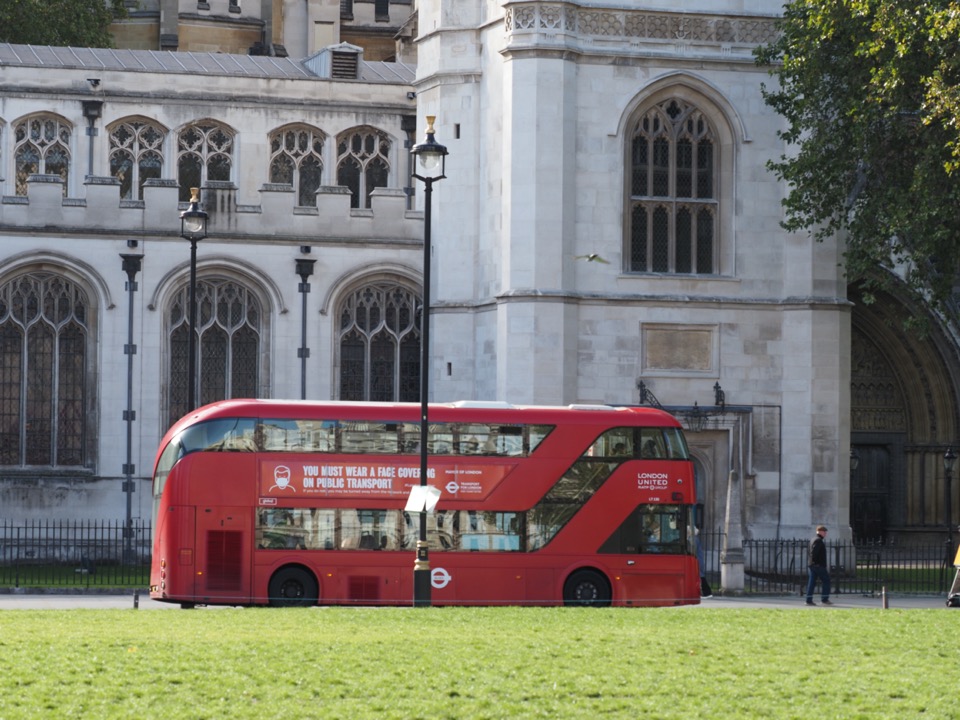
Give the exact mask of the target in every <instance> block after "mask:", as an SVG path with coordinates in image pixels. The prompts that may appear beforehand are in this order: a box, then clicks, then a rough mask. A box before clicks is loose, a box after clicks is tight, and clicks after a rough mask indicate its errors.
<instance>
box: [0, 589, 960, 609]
mask: <svg viewBox="0 0 960 720" xmlns="http://www.w3.org/2000/svg"><path fill="white" fill-rule="evenodd" d="M832 601H833V602H834V605H833V606H832V607H825V606H821V605H820V604H819V600H818V601H817V607H807V606H806V604H805V603H804V598H803V597H801V596H799V595H784V596H749V597H720V596H716V597H713V598H708V599H705V600H704V601H703V602H702V603H700V605H686V606H683V608H680V609H686V610H691V611H698V610H709V609H711V608H776V609H783V610H806V611H808V612H830V611H832V610H843V609H848V610H849V609H851V608H859V609H876V610H882V609H883V601H882V600H881V598H879V597H865V596H862V595H837V596H834V597H833V598H832ZM135 602H136V604H137V606H138V609H140V610H171V609H173V610H176V609H179V607H180V606H179V605H176V604H170V603H161V602H156V601H154V600H151V599H150V597H149V596H148V595H147V594H146V593H141V594H140V595H139V596H134V594H133V593H129V594H125V595H104V594H97V595H78V594H72V595H65V594H48V595H27V594H21V593H10V594H2V593H0V610H67V609H78V608H92V609H133V608H134V603H135ZM887 607H888V608H889V609H898V610H913V609H935V608H939V609H943V610H954V609H953V608H947V607H946V598H945V597H944V596H941V595H919V596H918V595H888V596H887ZM956 611H957V612H958V614H960V610H956Z"/></svg>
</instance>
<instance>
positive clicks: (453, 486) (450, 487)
mask: <svg viewBox="0 0 960 720" xmlns="http://www.w3.org/2000/svg"><path fill="white" fill-rule="evenodd" d="M446 487H447V492H448V493H450V494H451V495H456V494H457V490H459V489H460V485H459V484H458V483H457V481H456V480H451V481H450V482H448V483H447V485H446Z"/></svg>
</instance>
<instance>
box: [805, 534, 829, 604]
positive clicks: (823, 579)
mask: <svg viewBox="0 0 960 720" xmlns="http://www.w3.org/2000/svg"><path fill="white" fill-rule="evenodd" d="M826 536H827V529H826V528H825V527H824V526H823V525H818V526H817V534H816V536H815V537H814V538H813V540H811V541H810V561H809V563H808V564H807V605H814V604H815V603H814V602H813V591H814V590H815V589H816V586H817V580H819V581H820V598H821V600H822V602H823V604H824V605H833V603H832V602H830V571H829V569H828V568H827V545H826V543H824V541H823V540H824V538H825V537H826Z"/></svg>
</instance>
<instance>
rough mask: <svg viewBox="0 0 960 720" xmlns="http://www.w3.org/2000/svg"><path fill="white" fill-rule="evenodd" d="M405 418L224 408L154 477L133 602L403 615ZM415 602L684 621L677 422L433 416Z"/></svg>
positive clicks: (407, 544) (409, 481) (187, 425)
mask: <svg viewBox="0 0 960 720" xmlns="http://www.w3.org/2000/svg"><path fill="white" fill-rule="evenodd" d="M419 411H420V408H419V405H415V404H401V403H397V404H388V403H343V402H329V403H319V402H317V403H314V402H300V401H290V402H283V401H270V400H228V401H223V402H220V403H215V404H213V405H208V406H206V407H203V408H200V409H199V410H197V411H195V412H194V413H192V414H191V415H189V416H187V417H185V418H183V419H182V420H180V421H179V422H178V423H176V424H175V425H174V426H173V427H172V428H171V429H170V430H169V432H168V433H167V435H166V436H165V437H164V439H163V442H162V443H161V446H160V449H159V452H158V455H157V461H156V464H155V469H154V483H153V491H154V501H155V507H156V512H157V521H156V525H155V527H156V533H155V538H154V549H153V565H152V570H151V581H150V582H151V587H150V592H151V596H152V597H154V598H155V599H158V600H163V601H168V602H177V603H181V604H182V605H184V606H191V605H195V604H234V605H248V604H272V605H313V604H367V605H389V604H393V605H406V604H410V603H411V601H412V599H413V563H414V560H415V550H416V544H417V540H418V537H419V525H420V523H419V513H410V512H406V511H405V510H404V507H405V504H406V501H407V498H408V497H409V495H410V491H411V489H412V488H414V487H416V486H419V485H420V464H419V457H420V455H419V454H420V442H421V438H420V425H419ZM429 418H430V425H429V432H428V437H427V438H425V442H426V443H427V452H428V459H429V464H428V471H427V483H428V484H429V485H431V486H433V487H435V488H436V489H437V491H439V500H438V502H437V506H436V509H435V511H434V512H431V513H428V515H427V518H426V524H427V539H428V544H429V550H430V553H431V555H430V561H431V585H432V602H433V604H437V605H445V604H459V605H480V604H514V605H522V604H542V605H551V604H590V605H611V604H613V605H626V606H650V605H676V604H692V603H698V602H699V598H700V594H699V588H700V579H699V570H698V566H697V559H696V554H695V551H694V535H693V526H692V523H693V511H692V509H693V505H694V502H695V498H694V476H693V466H692V463H691V461H690V458H689V455H688V452H687V446H686V442H685V440H684V438H683V434H682V431H681V428H680V425H679V423H678V422H677V421H676V419H674V418H673V417H671V416H670V415H668V414H667V413H665V412H662V411H660V410H655V409H652V408H645V407H644V408H639V407H609V406H590V407H577V406H570V407H529V406H527V407H521V406H510V405H507V404H505V403H469V402H463V403H453V404H437V405H432V406H431V407H430V411H429Z"/></svg>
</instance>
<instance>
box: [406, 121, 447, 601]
mask: <svg viewBox="0 0 960 720" xmlns="http://www.w3.org/2000/svg"><path fill="white" fill-rule="evenodd" d="M434 120H436V116H435V115H427V133H426V139H425V140H424V141H423V142H422V143H418V144H416V145H414V146H413V149H412V150H411V151H410V154H411V155H413V157H414V160H415V161H416V162H417V164H418V167H417V169H418V170H419V173H418V172H414V173H413V177H415V178H416V179H417V180H420V181H421V182H423V186H424V195H423V203H424V207H423V305H422V310H421V313H420V486H421V487H426V485H427V433H428V431H429V423H428V420H427V402H428V398H429V385H430V221H431V204H432V199H433V184H434V183H435V182H437V181H438V180H443V179H444V178H445V177H446V175H444V169H445V167H446V157H447V149H446V148H445V147H444V146H443V145H440V144H439V143H438V142H437V141H436V139H435V138H434V129H433V122H434ZM430 594H431V591H430V555H429V552H428V549H427V513H426V511H422V512H421V513H420V535H419V538H418V540H417V560H416V562H415V563H414V564H413V604H414V606H415V607H422V606H428V605H430V603H431V598H430Z"/></svg>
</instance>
